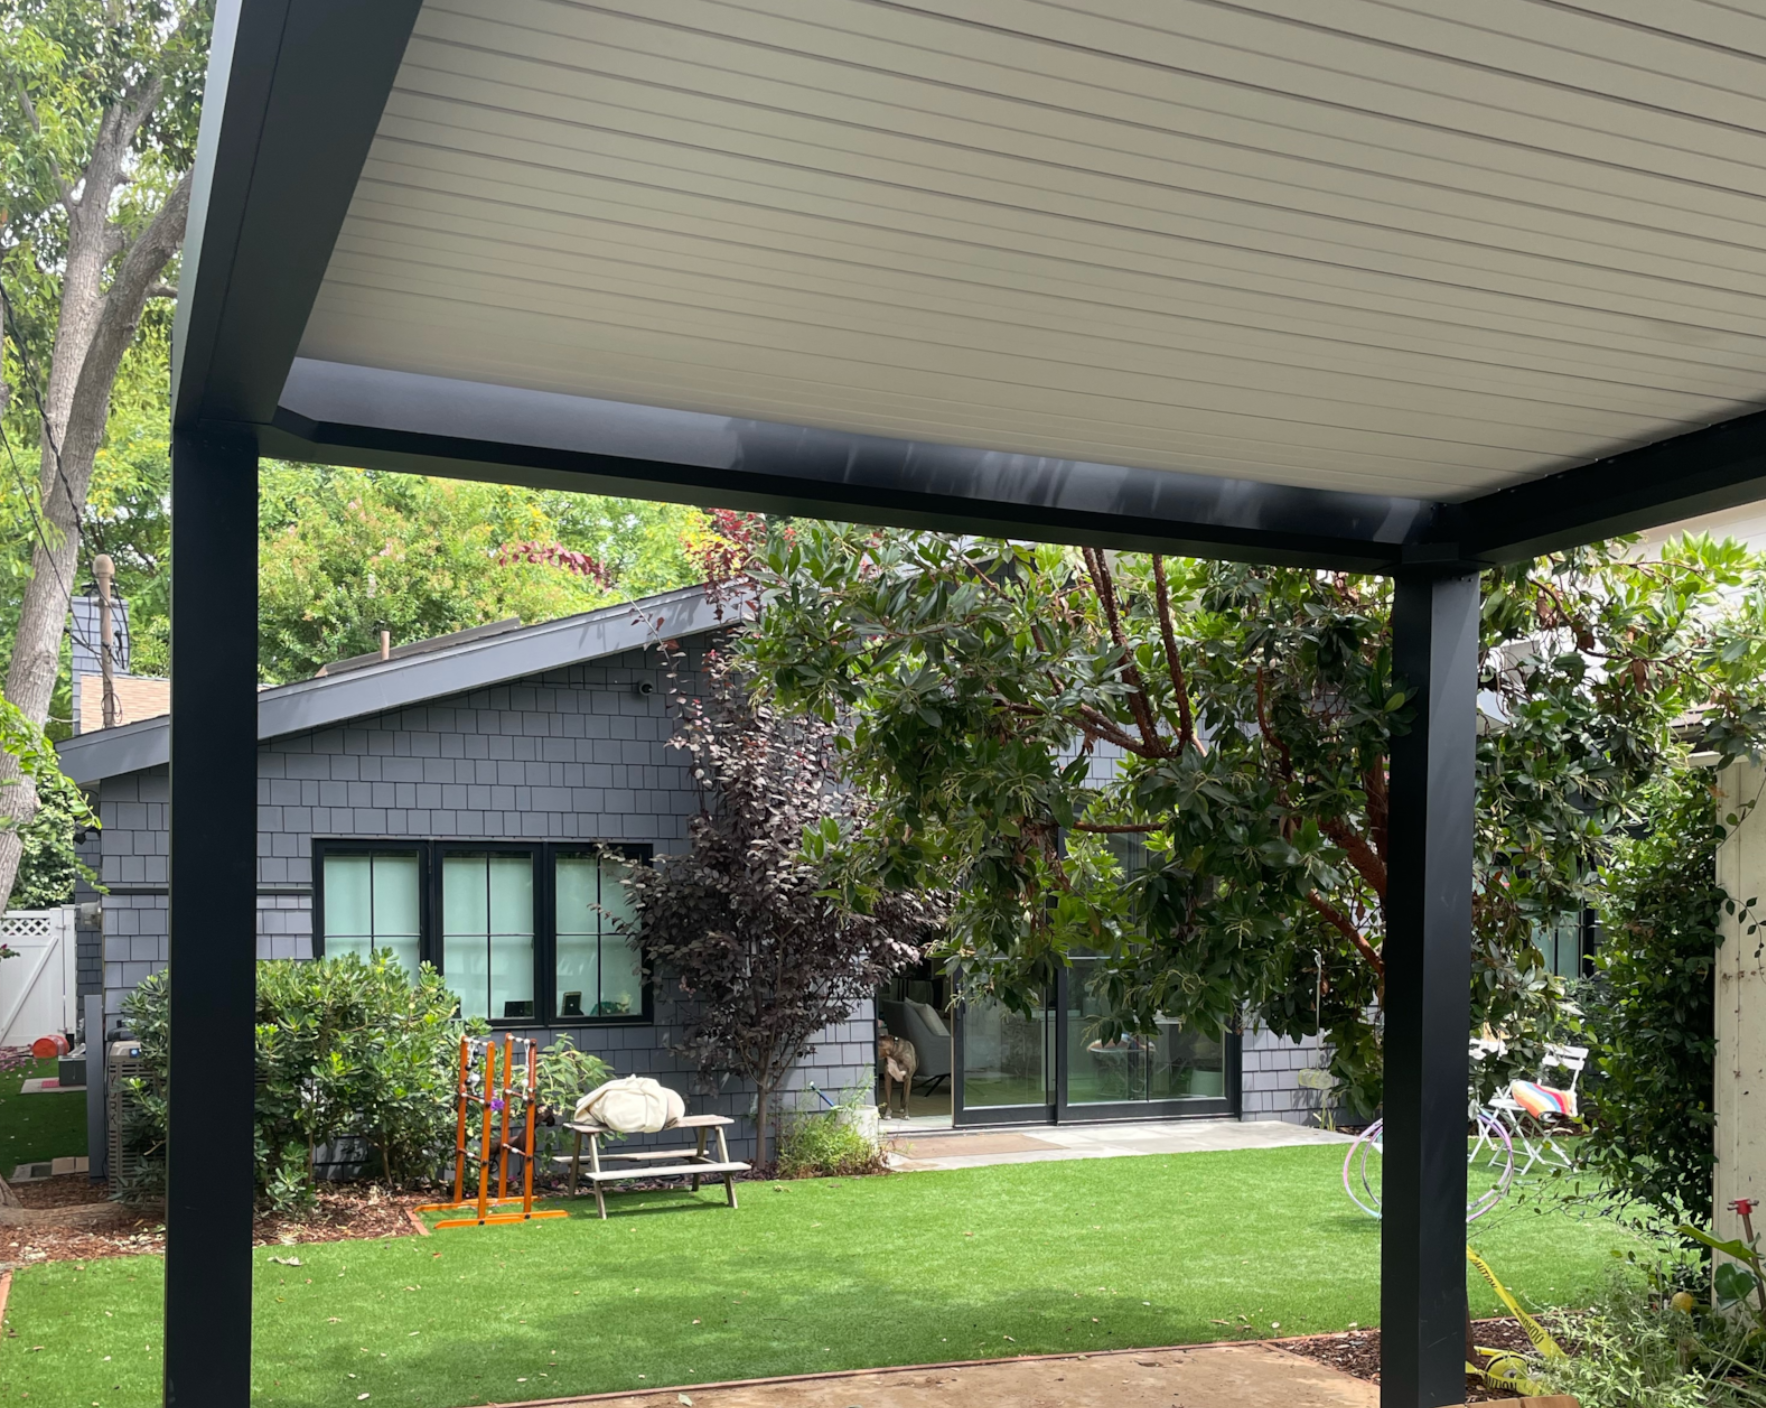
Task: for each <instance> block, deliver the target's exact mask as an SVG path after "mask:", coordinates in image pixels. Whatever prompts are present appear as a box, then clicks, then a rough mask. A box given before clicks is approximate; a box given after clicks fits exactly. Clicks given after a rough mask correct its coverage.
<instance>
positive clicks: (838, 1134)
mask: <svg viewBox="0 0 1766 1408" xmlns="http://www.w3.org/2000/svg"><path fill="white" fill-rule="evenodd" d="M863 1108H864V1107H863V1106H862V1105H861V1104H860V1103H859V1102H858V1100H857V1099H856V1098H855V1099H853V1100H849V1101H847V1102H846V1103H845V1104H842V1105H839V1106H836V1107H835V1108H834V1109H832V1110H826V1109H824V1110H799V1111H798V1112H797V1113H795V1114H793V1115H790V1116H788V1117H787V1118H786V1119H785V1121H784V1129H783V1130H782V1131H781V1132H780V1134H779V1177H780V1178H835V1177H839V1178H854V1177H857V1176H859V1175H860V1174H868V1173H887V1172H889V1160H888V1158H887V1156H886V1155H885V1154H884V1152H883V1150H882V1148H881V1147H879V1145H878V1144H877V1141H876V1140H875V1139H872V1138H871V1137H870V1136H868V1135H867V1134H866V1133H865V1132H864V1130H863V1129H861V1128H860V1127H859V1125H858V1113H859V1111H860V1110H861V1109H863Z"/></svg>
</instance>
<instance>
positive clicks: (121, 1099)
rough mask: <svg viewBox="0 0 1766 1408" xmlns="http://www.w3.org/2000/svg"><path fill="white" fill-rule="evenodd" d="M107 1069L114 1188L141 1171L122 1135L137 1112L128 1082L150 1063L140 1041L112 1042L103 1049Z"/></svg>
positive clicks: (109, 1169)
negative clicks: (144, 1057) (142, 1055)
mask: <svg viewBox="0 0 1766 1408" xmlns="http://www.w3.org/2000/svg"><path fill="white" fill-rule="evenodd" d="M104 1072H105V1073H104V1101H105V1111H104V1116H105V1128H106V1131H107V1133H108V1134H109V1141H108V1142H109V1145H110V1148H109V1163H108V1164H107V1165H106V1170H107V1172H108V1173H109V1175H110V1184H111V1187H112V1188H113V1189H114V1188H117V1187H119V1186H121V1185H123V1184H124V1183H127V1182H131V1181H133V1180H134V1179H135V1178H136V1177H137V1176H139V1174H140V1172H141V1160H140V1158H139V1157H138V1156H137V1155H136V1154H135V1153H134V1152H133V1151H130V1150H128V1149H127V1147H126V1144H125V1141H124V1139H123V1132H124V1130H125V1129H126V1128H127V1127H128V1126H129V1125H130V1124H133V1123H134V1121H135V1117H136V1115H137V1114H138V1103H137V1101H136V1099H135V1092H134V1091H133V1090H131V1089H130V1088H129V1082H130V1081H131V1080H135V1079H137V1078H141V1077H145V1076H146V1074H147V1063H146V1062H145V1061H144V1060H142V1059H141V1043H140V1042H138V1041H113V1042H110V1043H109V1044H108V1045H107V1046H106V1047H105V1051H104Z"/></svg>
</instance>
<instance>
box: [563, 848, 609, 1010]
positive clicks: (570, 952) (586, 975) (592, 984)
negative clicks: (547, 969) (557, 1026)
mask: <svg viewBox="0 0 1766 1408" xmlns="http://www.w3.org/2000/svg"><path fill="white" fill-rule="evenodd" d="M600 884H601V868H600V863H599V862H598V861H597V860H596V859H595V858H594V857H593V856H559V857H558V866H557V871H556V881H555V890H556V897H557V935H558V944H557V949H558V952H557V961H558V984H557V993H558V1015H559V1016H560V1017H586V1016H588V1015H589V1013H590V1012H592V1011H593V1010H594V1008H595V1004H596V1003H597V1002H598V1001H599V1000H600V998H599V995H598V989H597V984H598V983H599V981H600V962H599V948H600V944H599V940H598V939H597V938H596V935H597V934H598V933H599V931H600V925H601V916H600V915H599V914H598V913H597V912H596V910H595V905H596V903H597V900H598V895H599V890H600Z"/></svg>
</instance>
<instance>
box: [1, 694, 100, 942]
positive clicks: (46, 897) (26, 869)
mask: <svg viewBox="0 0 1766 1408" xmlns="http://www.w3.org/2000/svg"><path fill="white" fill-rule="evenodd" d="M0 754H4V755H5V756H6V757H7V758H9V759H10V760H11V761H12V764H13V767H14V768H15V769H16V770H17V774H18V776H17V779H16V780H10V781H9V780H0V789H4V788H16V787H23V786H26V785H29V786H30V787H32V788H34V789H35V790H36V792H37V794H38V795H39V796H40V797H41V798H42V804H41V805H40V806H39V807H37V808H36V809H35V810H34V811H33V814H32V816H31V818H30V819H29V820H28V821H25V822H23V823H18V822H6V823H4V825H5V826H6V827H7V828H12V827H16V828H17V831H16V834H15V839H16V840H17V841H18V843H19V853H20V856H21V862H22V863H21V864H20V866H19V870H18V883H17V884H16V885H14V887H13V896H12V902H11V907H12V908H15V909H44V908H47V907H49V906H51V905H58V904H65V903H66V902H67V901H68V900H69V899H70V898H72V896H73V889H74V882H75V880H77V879H79V878H80V877H81V876H85V877H86V878H88V879H90V878H93V877H92V872H91V871H90V870H89V869H88V868H87V867H86V866H85V865H84V864H82V863H81V861H80V859H79V857H78V856H77V855H76V854H75V851H74V836H75V833H76V832H78V831H79V830H80V829H81V828H83V827H92V828H94V829H96V828H97V826H98V818H97V816H96V815H95V814H94V813H93V811H92V807H91V804H90V803H89V802H88V801H87V800H86V794H85V793H84V792H82V791H81V790H80V789H79V788H78V787H77V786H76V785H75V784H74V783H73V782H71V781H69V780H68V778H67V777H66V776H64V775H63V773H62V771H61V766H60V764H59V762H58V760H57V759H56V756H55V749H54V748H53V747H52V746H51V745H50V743H49V740H48V739H47V738H46V737H44V735H43V731H42V730H41V729H40V728H38V727H37V726H36V725H35V724H33V723H32V722H31V721H30V720H29V719H28V718H26V717H25V714H24V711H23V710H22V709H20V708H19V707H18V706H17V705H15V704H13V703H11V702H10V701H8V700H5V699H0ZM3 800H4V795H3V793H0V802H3ZM10 956H11V954H10V952H8V953H6V954H0V957H10Z"/></svg>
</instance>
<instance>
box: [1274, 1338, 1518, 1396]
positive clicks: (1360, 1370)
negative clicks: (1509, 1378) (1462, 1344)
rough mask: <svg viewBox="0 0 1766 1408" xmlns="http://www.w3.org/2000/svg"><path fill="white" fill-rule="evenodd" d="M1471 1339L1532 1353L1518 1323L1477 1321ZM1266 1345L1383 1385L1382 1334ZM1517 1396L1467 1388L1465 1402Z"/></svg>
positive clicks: (1490, 1390)
mask: <svg viewBox="0 0 1766 1408" xmlns="http://www.w3.org/2000/svg"><path fill="white" fill-rule="evenodd" d="M1472 1338H1473V1339H1474V1340H1475V1341H1476V1342H1477V1343H1478V1344H1479V1345H1480V1346H1481V1347H1483V1348H1486V1349H1514V1350H1523V1351H1524V1350H1531V1349H1532V1347H1533V1346H1532V1344H1531V1343H1530V1342H1529V1341H1528V1339H1527V1332H1526V1331H1525V1330H1523V1329H1522V1328H1521V1323H1520V1321H1518V1320H1511V1319H1507V1318H1504V1319H1501V1320H1474V1321H1472ZM1264 1343H1265V1344H1273V1345H1277V1346H1279V1347H1280V1348H1282V1349H1285V1350H1287V1351H1288V1353H1290V1354H1298V1355H1302V1356H1304V1357H1305V1358H1307V1359H1316V1360H1317V1361H1318V1362H1319V1363H1321V1364H1329V1365H1330V1366H1331V1367H1332V1368H1333V1369H1340V1370H1342V1371H1343V1372H1344V1373H1345V1374H1350V1375H1353V1376H1354V1377H1355V1378H1358V1379H1363V1380H1365V1381H1366V1382H1368V1383H1370V1384H1377V1383H1378V1382H1379V1381H1380V1332H1379V1331H1378V1330H1349V1331H1347V1332H1345V1333H1343V1334H1340V1335H1307V1336H1306V1337H1305V1338H1304V1339H1293V1340H1265V1341H1264ZM1515 1397H1516V1395H1515V1394H1512V1393H1509V1392H1507V1391H1506V1390H1504V1389H1491V1388H1484V1387H1476V1388H1474V1387H1473V1386H1472V1385H1470V1384H1467V1385H1466V1401H1467V1402H1468V1403H1486V1402H1492V1401H1495V1400H1498V1399H1509V1400H1513V1399H1514V1398H1515Z"/></svg>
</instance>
